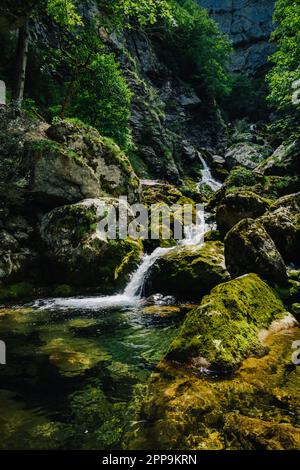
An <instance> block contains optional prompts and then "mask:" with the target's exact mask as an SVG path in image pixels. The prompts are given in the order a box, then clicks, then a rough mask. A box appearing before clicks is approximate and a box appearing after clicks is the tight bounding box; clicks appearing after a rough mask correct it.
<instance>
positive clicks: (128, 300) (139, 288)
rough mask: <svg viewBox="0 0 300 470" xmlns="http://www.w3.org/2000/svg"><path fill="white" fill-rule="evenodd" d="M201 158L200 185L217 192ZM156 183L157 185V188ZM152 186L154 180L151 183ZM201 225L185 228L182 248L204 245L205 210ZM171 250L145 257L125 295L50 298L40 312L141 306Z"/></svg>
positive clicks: (40, 303)
mask: <svg viewBox="0 0 300 470" xmlns="http://www.w3.org/2000/svg"><path fill="white" fill-rule="evenodd" d="M199 158H200V161H201V164H202V166H203V170H202V180H201V182H200V183H199V187H200V185H201V184H203V183H206V184H208V185H209V186H210V187H211V188H212V190H213V191H217V190H218V189H219V188H220V187H221V185H222V184H221V183H220V182H219V181H217V180H215V179H214V178H213V176H212V174H211V172H210V169H209V167H208V165H207V163H206V161H205V160H204V159H203V157H202V156H201V155H200V153H199ZM155 183H156V182H155V181H153V185H155ZM147 184H148V185H149V186H150V185H151V181H150V180H147ZM197 219H198V220H197V224H193V225H190V226H188V227H186V228H185V232H184V235H185V237H184V239H183V240H181V241H179V243H178V245H182V246H186V245H201V244H202V243H203V239H204V234H205V232H207V231H208V230H209V229H210V228H211V226H210V225H207V224H206V221H205V214H204V211H199V212H198V214H197ZM173 249H174V247H170V248H156V249H155V250H154V251H153V252H152V253H151V254H150V255H145V256H144V257H143V259H142V262H141V264H140V266H139V267H138V269H137V270H136V271H135V272H134V273H133V274H132V276H131V278H130V280H129V282H128V284H127V286H126V288H125V290H124V292H123V293H122V294H116V295H111V296H98V297H96V296H91V297H70V298H57V299H48V300H45V301H37V302H35V304H34V306H35V307H38V308H40V309H49V308H62V309H69V308H70V309H73V308H75V309H91V310H97V309H99V308H104V309H105V308H111V307H130V306H134V305H137V304H138V303H139V301H140V300H141V298H142V294H143V287H144V284H145V280H146V277H147V273H148V272H149V270H150V268H151V267H152V266H153V264H154V263H155V261H156V260H157V259H158V258H160V257H161V256H163V255H165V254H166V253H168V252H170V251H171V250H173Z"/></svg>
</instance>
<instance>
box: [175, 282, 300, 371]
mask: <svg viewBox="0 0 300 470" xmlns="http://www.w3.org/2000/svg"><path fill="white" fill-rule="evenodd" d="M286 315H287V314H286V311H285V308H284V306H283V304H282V302H281V300H280V299H279V297H278V296H277V295H276V294H275V292H274V291H273V290H272V289H271V288H270V287H269V286H268V285H267V284H266V283H264V282H263V281H262V280H261V279H260V278H259V277H258V276H257V275H255V274H248V275H246V276H243V277H240V278H238V279H234V280H232V281H229V282H226V283H224V284H220V285H218V286H216V287H215V288H214V289H213V290H212V291H211V293H210V295H207V296H205V297H204V298H203V299H202V302H201V305H200V306H199V307H197V308H196V309H194V310H192V311H191V312H189V313H188V314H187V317H186V318H185V320H184V322H183V324H182V326H181V328H180V330H179V334H178V336H177V338H176V339H175V340H174V341H173V343H172V344H171V346H170V350H169V352H168V355H167V358H168V359H174V360H176V361H180V362H188V363H191V364H192V365H194V367H205V368H209V369H213V370H219V371H221V370H232V369H234V368H236V367H237V366H238V365H239V364H240V362H241V361H242V360H243V359H244V358H245V357H247V356H249V355H254V354H256V355H261V354H263V353H264V351H265V350H264V347H263V345H262V342H261V340H260V337H259V333H260V331H261V330H262V329H268V328H269V327H270V325H271V323H272V322H273V321H275V320H276V321H280V320H282V319H283V318H285V316H286ZM290 321H291V326H293V325H294V326H296V324H297V322H296V321H295V320H294V319H293V317H291V318H290Z"/></svg>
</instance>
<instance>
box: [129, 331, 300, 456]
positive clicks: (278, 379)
mask: <svg viewBox="0 0 300 470" xmlns="http://www.w3.org/2000/svg"><path fill="white" fill-rule="evenodd" d="M297 339H299V329H298V328H290V329H288V328H286V329H283V330H281V331H277V332H273V333H270V335H269V336H268V337H266V339H265V341H264V347H265V349H266V351H267V354H265V355H264V356H262V357H257V356H251V357H249V358H247V359H245V360H244V361H243V362H242V364H241V366H240V367H239V368H238V369H237V370H236V371H235V372H234V373H233V374H231V375H230V377H228V376H227V375H225V376H223V375H219V376H218V377H207V375H206V374H205V373H199V372H198V373H195V370H191V369H190V368H187V367H186V366H185V364H183V365H181V364H178V363H173V362H171V361H166V360H164V361H161V362H160V363H159V364H158V366H157V367H156V369H155V370H154V372H153V373H152V375H151V378H150V380H149V382H148V384H147V386H146V387H144V388H143V390H142V393H141V398H140V403H139V407H137V408H136V411H137V412H136V415H135V416H134V419H135V425H134V426H133V427H132V428H131V429H130V430H129V431H128V433H127V435H126V439H125V442H124V446H123V448H124V449H145V450H149V449H156V450H158V449H160V450H179V449H182V450H185V449H190V450H288V449H289V450H292V449H294V450H295V449H300V408H299V386H300V368H299V367H296V366H293V365H292V364H291V344H292V343H293V341H296V340H297Z"/></svg>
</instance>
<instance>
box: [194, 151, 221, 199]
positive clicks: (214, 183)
mask: <svg viewBox="0 0 300 470" xmlns="http://www.w3.org/2000/svg"><path fill="white" fill-rule="evenodd" d="M198 156H199V159H200V162H201V165H202V170H201V172H202V179H201V181H200V183H199V184H198V188H199V189H200V187H201V185H202V184H207V185H208V186H209V187H210V188H211V189H212V190H213V191H218V189H220V188H221V186H222V183H221V182H220V181H218V180H216V179H215V178H214V177H213V176H212V174H211V171H210V168H209V166H208V165H207V163H206V161H205V159H204V158H203V157H202V155H201V153H200V152H198Z"/></svg>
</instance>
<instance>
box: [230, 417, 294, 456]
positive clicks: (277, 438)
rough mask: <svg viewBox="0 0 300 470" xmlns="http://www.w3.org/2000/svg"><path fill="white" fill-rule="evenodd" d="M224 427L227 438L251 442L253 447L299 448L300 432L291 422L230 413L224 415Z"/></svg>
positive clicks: (266, 448) (272, 448)
mask: <svg viewBox="0 0 300 470" xmlns="http://www.w3.org/2000/svg"><path fill="white" fill-rule="evenodd" d="M224 429H225V433H226V434H227V435H228V439H233V441H234V442H241V443H242V442H247V443H250V442H251V443H252V446H253V448H259V449H265V450H296V449H299V448H300V432H299V431H298V430H297V429H295V427H294V426H293V425H292V424H288V423H274V422H269V421H262V420H260V419H258V418H251V417H249V416H243V415H242V414H239V413H230V414H228V416H227V417H226V420H225V426H224ZM248 446H249V444H248ZM249 447H250V446H249ZM249 447H248V448H249Z"/></svg>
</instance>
